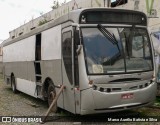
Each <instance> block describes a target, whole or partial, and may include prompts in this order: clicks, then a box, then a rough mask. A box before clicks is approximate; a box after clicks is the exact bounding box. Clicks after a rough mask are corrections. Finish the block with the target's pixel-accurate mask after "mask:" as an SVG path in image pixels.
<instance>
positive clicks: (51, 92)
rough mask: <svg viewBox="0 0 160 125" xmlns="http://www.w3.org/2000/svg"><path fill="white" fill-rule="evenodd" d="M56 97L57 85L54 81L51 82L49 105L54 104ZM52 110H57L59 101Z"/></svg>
mask: <svg viewBox="0 0 160 125" xmlns="http://www.w3.org/2000/svg"><path fill="white" fill-rule="evenodd" d="M55 97H56V90H55V87H54V85H53V84H52V83H50V84H49V87H48V105H49V106H50V105H51V104H52V102H53V100H54V99H55ZM52 111H53V112H57V103H56V104H55V105H54V106H53V108H52Z"/></svg>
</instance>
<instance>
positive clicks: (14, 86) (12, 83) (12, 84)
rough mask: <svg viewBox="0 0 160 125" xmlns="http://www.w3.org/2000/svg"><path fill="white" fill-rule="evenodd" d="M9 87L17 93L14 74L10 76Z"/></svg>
mask: <svg viewBox="0 0 160 125" xmlns="http://www.w3.org/2000/svg"><path fill="white" fill-rule="evenodd" d="M11 88H12V91H13V93H17V92H18V91H17V89H16V80H15V77H14V76H11Z"/></svg>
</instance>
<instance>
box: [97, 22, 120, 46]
mask: <svg viewBox="0 0 160 125" xmlns="http://www.w3.org/2000/svg"><path fill="white" fill-rule="evenodd" d="M97 28H98V29H99V30H100V31H101V32H102V33H103V35H104V36H105V37H106V38H107V39H108V40H110V42H112V44H118V41H117V40H116V38H115V35H114V34H111V33H110V32H109V31H108V30H107V29H106V28H105V27H104V26H102V25H101V24H98V25H97Z"/></svg>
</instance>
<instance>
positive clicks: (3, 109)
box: [0, 75, 160, 125]
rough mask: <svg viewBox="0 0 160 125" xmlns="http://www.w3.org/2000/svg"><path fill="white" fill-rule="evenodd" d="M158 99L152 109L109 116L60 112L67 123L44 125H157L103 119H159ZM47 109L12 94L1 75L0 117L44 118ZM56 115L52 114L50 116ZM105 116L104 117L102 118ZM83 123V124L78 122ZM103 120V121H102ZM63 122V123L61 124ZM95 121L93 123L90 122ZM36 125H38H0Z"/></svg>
mask: <svg viewBox="0 0 160 125" xmlns="http://www.w3.org/2000/svg"><path fill="white" fill-rule="evenodd" d="M159 102H160V98H157V100H156V101H155V106H156V108H155V106H154V107H148V108H140V109H136V110H129V111H123V112H117V113H109V114H101V115H92V116H83V117H82V116H75V115H71V114H69V113H68V112H66V111H63V110H61V111H60V112H59V113H58V115H61V116H69V117H65V118H64V119H65V120H66V121H67V120H68V118H69V119H70V120H69V122H68V121H67V122H66V121H65V120H64V121H63V120H57V119H56V120H55V121H53V120H52V122H47V123H45V124H44V125H57V124H58V125H81V124H85V125H87V124H90V125H92V124H94V125H96V124H97V125H99V124H100V125H105V124H107V125H108V124H111V125H113V124H122V125H130V124H132V125H137V124H138V125H141V124H145V125H150V124H154V125H158V124H160V122H125V123H117V122H113V123H112V122H109V123H107V122H105V120H104V119H106V118H108V117H109V116H115V115H116V116H117V115H120V116H121V115H125V116H133V117H140V118H141V117H142V116H149V117H151V116H153V117H154V116H157V117H158V116H159V118H160V106H159ZM47 109H48V106H47V102H44V101H42V100H39V99H35V98H33V97H31V96H28V95H26V94H24V93H21V92H20V93H18V94H13V92H12V89H11V87H10V85H6V84H5V83H4V82H3V78H2V75H0V116H7V117H8V116H44V114H45V113H46V111H47ZM53 115H57V114H54V113H52V114H51V116H53ZM104 116H105V117H104ZM77 119H78V120H79V119H80V121H83V120H84V121H85V122H79V121H78V120H77ZM103 120H104V121H103ZM62 121H63V122H62ZM90 121H95V122H90ZM8 124H9V125H35V124H36V125H38V124H40V123H2V122H1V123H0V125H8Z"/></svg>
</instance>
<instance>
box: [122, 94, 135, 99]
mask: <svg viewBox="0 0 160 125" xmlns="http://www.w3.org/2000/svg"><path fill="white" fill-rule="evenodd" d="M133 97H134V95H133V93H126V94H122V95H121V99H132V98H133Z"/></svg>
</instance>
